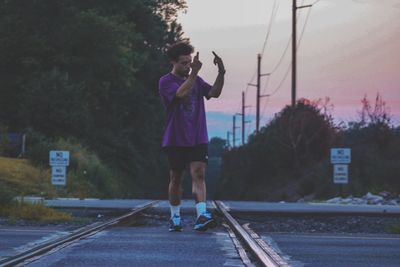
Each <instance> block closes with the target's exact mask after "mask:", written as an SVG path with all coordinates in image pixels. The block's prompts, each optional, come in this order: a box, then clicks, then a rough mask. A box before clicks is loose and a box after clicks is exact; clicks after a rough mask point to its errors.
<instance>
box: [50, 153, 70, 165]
mask: <svg viewBox="0 0 400 267" xmlns="http://www.w3.org/2000/svg"><path fill="white" fill-rule="evenodd" d="M49 162H50V166H68V165H69V151H55V150H52V151H50V161H49Z"/></svg>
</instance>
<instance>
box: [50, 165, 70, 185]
mask: <svg viewBox="0 0 400 267" xmlns="http://www.w3.org/2000/svg"><path fill="white" fill-rule="evenodd" d="M66 169H67V168H66V167H65V166H53V167H51V183H52V184H53V185H66V184H67V171H66Z"/></svg>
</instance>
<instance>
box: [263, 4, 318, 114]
mask: <svg viewBox="0 0 400 267" xmlns="http://www.w3.org/2000/svg"><path fill="white" fill-rule="evenodd" d="M319 1H321V0H318V1H317V2H319ZM310 13H311V8H310V9H308V11H307V16H306V20H305V22H304V25H303V29H302V32H301V34H300V37H299V40H298V42H297V45H296V50H298V48H299V47H300V43H301V41H302V39H303V36H304V32H305V29H306V27H307V23H308V20H309V17H310ZM289 43H290V42H289ZM291 66H292V64H289V67H288V69H287V71H286V73H285V75H284V77H283V79H282V80H281V82H280V83H279V85H278V86H277V87H276V88H275V90H274V91H273V92H272V93H270V94H268V96H269V97H270V96H272V95H274V94H276V93H277V92H278V91H279V89H280V88H281V87H282V85H283V83H284V82H285V80H286V78H287V76H288V74H289V71H290V69H291ZM268 83H269V79H268V82H267V83H266V86H267V85H268ZM268 100H269V98H268ZM266 106H267V105H266V104H265V106H264V107H263V112H262V116H261V118H263V117H264V112H265V108H266Z"/></svg>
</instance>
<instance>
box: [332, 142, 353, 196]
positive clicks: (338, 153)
mask: <svg viewBox="0 0 400 267" xmlns="http://www.w3.org/2000/svg"><path fill="white" fill-rule="evenodd" d="M331 163H332V164H333V183H335V184H339V191H340V196H342V194H343V188H342V186H343V184H348V183H349V168H348V167H349V165H348V164H350V163H351V149H350V148H331Z"/></svg>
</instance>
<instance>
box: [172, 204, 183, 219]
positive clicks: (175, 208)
mask: <svg viewBox="0 0 400 267" xmlns="http://www.w3.org/2000/svg"><path fill="white" fill-rule="evenodd" d="M169 206H170V208H171V218H172V217H174V215H176V216H181V214H180V211H181V205H177V206H172V205H171V204H170V205H169Z"/></svg>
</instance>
